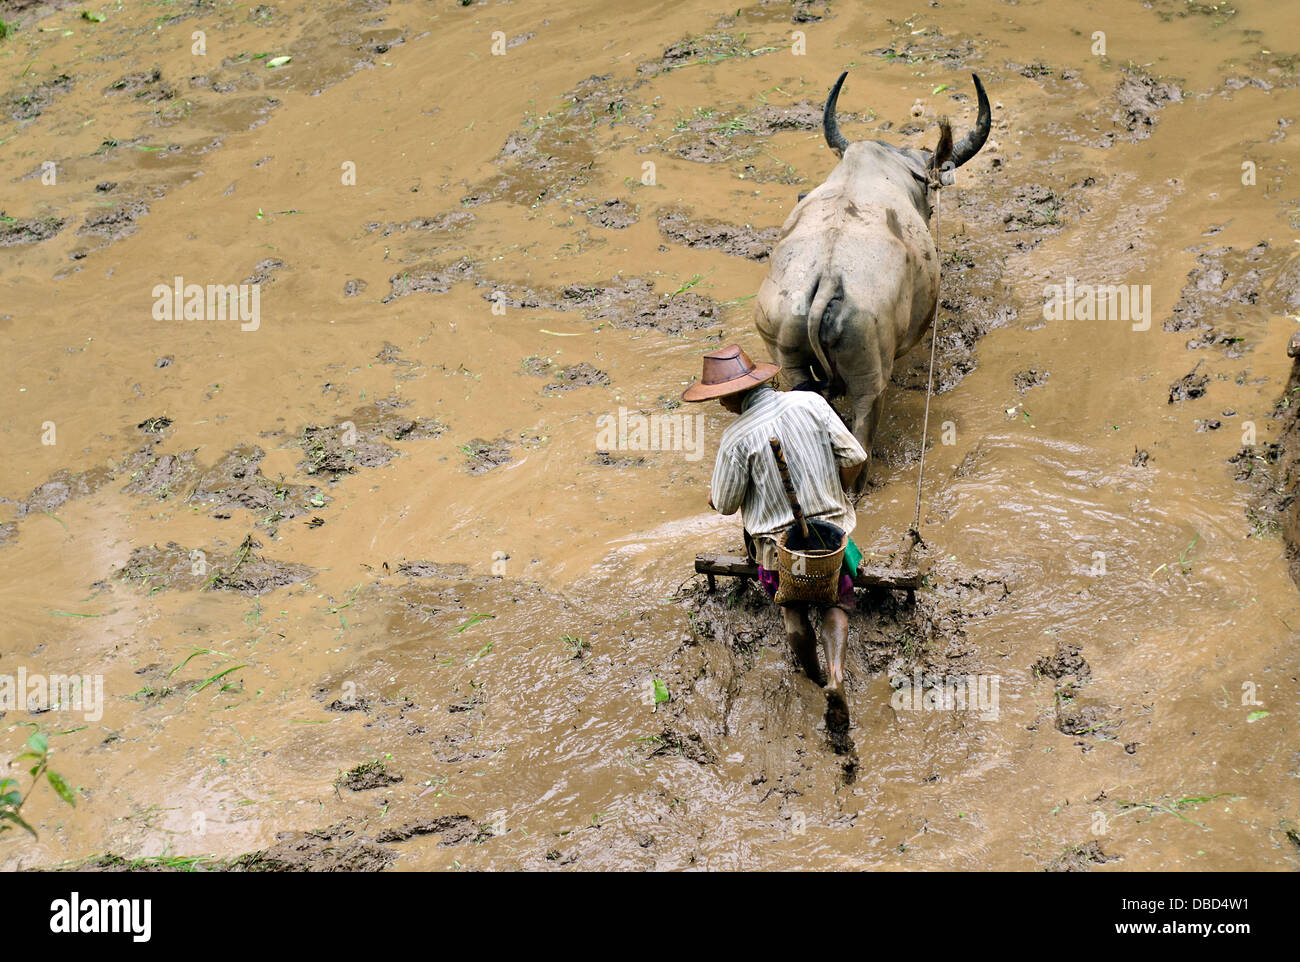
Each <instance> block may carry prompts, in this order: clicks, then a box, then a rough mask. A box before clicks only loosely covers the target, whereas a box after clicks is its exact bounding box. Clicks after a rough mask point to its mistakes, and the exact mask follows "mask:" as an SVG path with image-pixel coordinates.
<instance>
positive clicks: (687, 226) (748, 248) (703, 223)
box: [659, 208, 781, 261]
mask: <svg viewBox="0 0 1300 962" xmlns="http://www.w3.org/2000/svg"><path fill="white" fill-rule="evenodd" d="M659 233H661V234H663V235H664V236H665V237H667V238H668V239H669V240H671V241H674V242H675V243H678V244H684V245H685V246H687V247H691V248H695V249H699V250H720V251H722V252H723V253H724V254H731V255H732V256H734V257H744V258H747V259H749V260H751V261H765V260H767V258H768V255H769V254H770V253H771V252H772V245H773V244H775V243H776V240H777V237H778V235H779V234H780V233H781V230H780V228H778V227H764V228H753V227H750V226H749V225H748V224H744V225H740V224H727V223H724V222H723V221H718V220H710V219H704V220H691V217H690V214H689V213H688V212H687V211H684V210H680V209H671V208H670V209H666V210H663V211H661V212H660V214H659Z"/></svg>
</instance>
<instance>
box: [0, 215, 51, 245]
mask: <svg viewBox="0 0 1300 962" xmlns="http://www.w3.org/2000/svg"><path fill="white" fill-rule="evenodd" d="M65 224H67V220H66V219H65V218H61V217H33V218H30V219H28V220H14V219H13V218H10V217H3V216H0V247H18V246H21V245H23V244H39V243H40V242H41V241H47V240H49V239H50V238H51V237H54V236H56V235H57V234H58V233H59V231H61V230H63V227H64V225H65Z"/></svg>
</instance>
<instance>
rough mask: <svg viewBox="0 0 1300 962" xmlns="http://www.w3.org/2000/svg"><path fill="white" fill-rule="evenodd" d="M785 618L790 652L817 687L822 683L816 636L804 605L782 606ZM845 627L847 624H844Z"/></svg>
mask: <svg viewBox="0 0 1300 962" xmlns="http://www.w3.org/2000/svg"><path fill="white" fill-rule="evenodd" d="M842 613H843V612H841V614H842ZM781 614H782V616H783V617H784V618H785V636H786V638H787V639H789V641H790V652H791V653H792V654H793V655H794V660H795V663H796V664H798V666H799V667H800V668H802V669H803V673H804V674H805V675H807V676H808V677H809V678H811V679H812V680H813V681H814V682H816V683H817V684H818V685H820V684H822V683H823V679H822V672H821V667H820V666H819V665H818V664H817V636H816V635H815V634H814V633H813V628H812V622H811V621H809V620H808V607H807V606H806V605H798V606H795V605H782V606H781ZM845 624H846V625H847V622H845Z"/></svg>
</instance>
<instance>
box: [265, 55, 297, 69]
mask: <svg viewBox="0 0 1300 962" xmlns="http://www.w3.org/2000/svg"><path fill="white" fill-rule="evenodd" d="M292 59H293V57H272V58H271V59H270V60H268V61H267V62H266V67H267V69H268V70H270V69H272V68H274V67H283V66H284V65H285V64H287V63H288V62H289V61H290V60H292Z"/></svg>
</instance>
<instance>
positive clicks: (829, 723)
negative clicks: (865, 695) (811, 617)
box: [822, 607, 849, 751]
mask: <svg viewBox="0 0 1300 962" xmlns="http://www.w3.org/2000/svg"><path fill="white" fill-rule="evenodd" d="M822 644H823V645H825V646H826V671H827V675H828V676H829V677H828V679H827V681H826V728H827V730H828V731H829V732H830V733H831V740H832V742H833V743H834V745H835V750H836V751H842V750H843V749H842V747H841V744H840V742H841V741H842V740H843V739H844V738H846V737H847V735H848V731H849V703H848V699H847V697H846V696H845V694H844V654H845V652H846V651H847V650H848V644H849V616H848V614H847V613H846V612H845V611H844V609H843V608H835V607H831V608H827V609H826V613H825V614H824V615H822Z"/></svg>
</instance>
